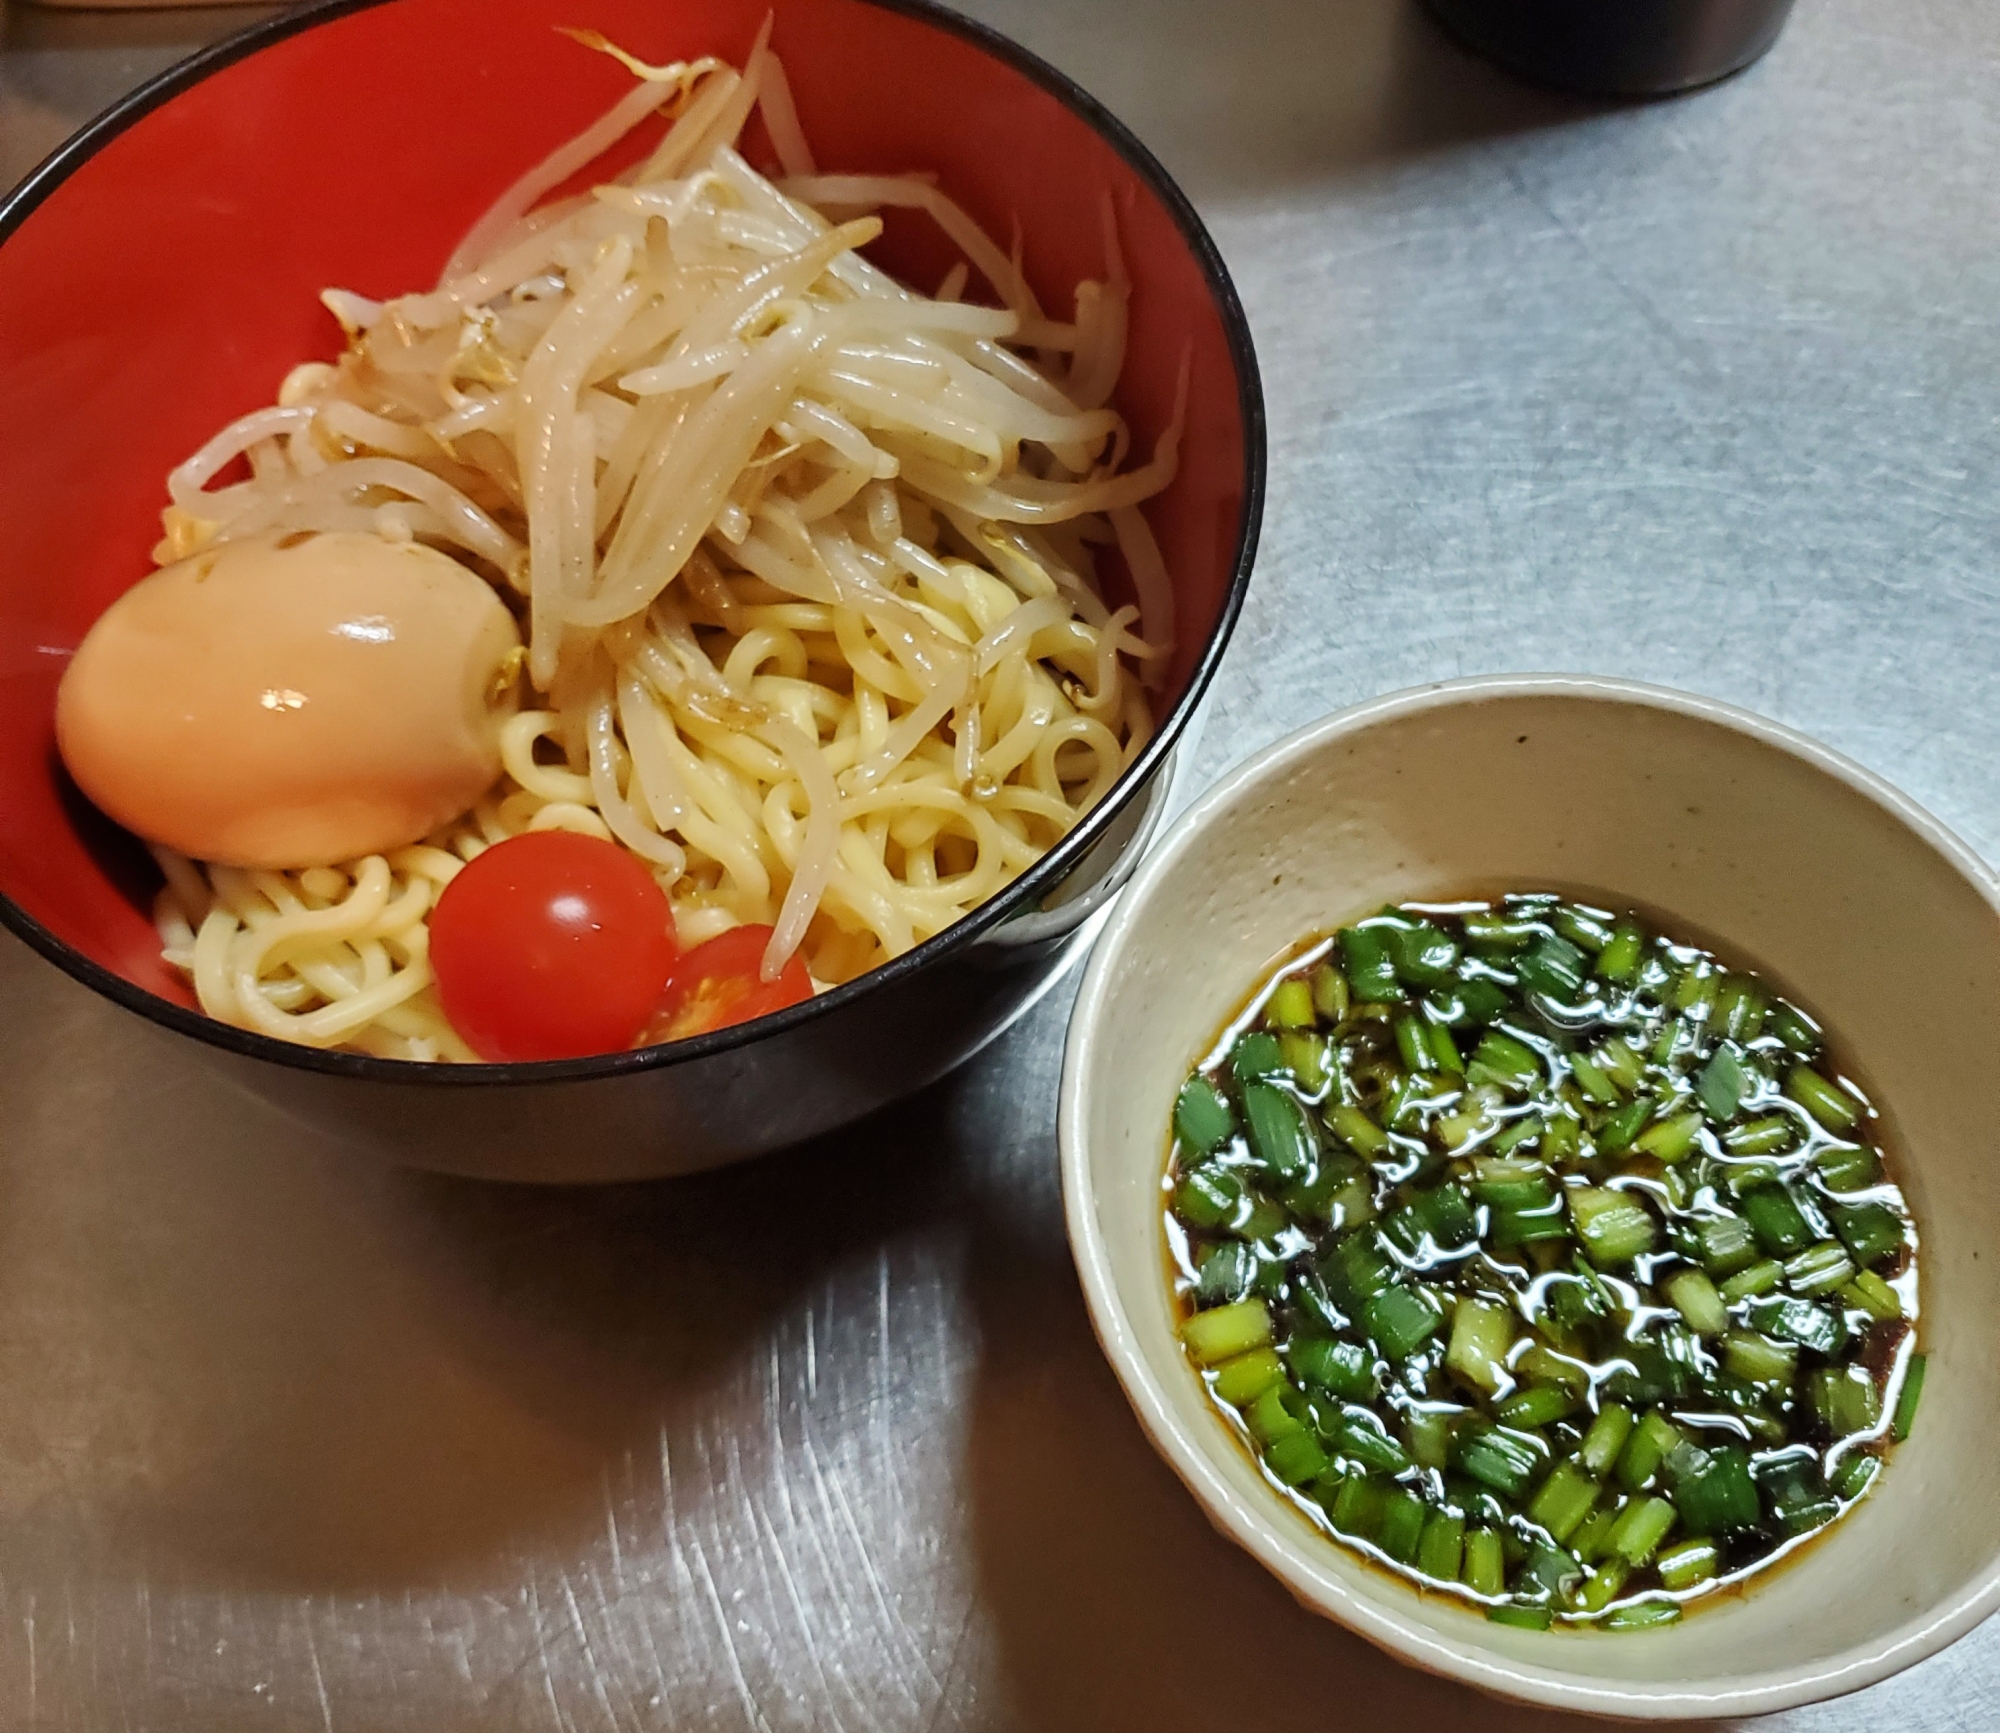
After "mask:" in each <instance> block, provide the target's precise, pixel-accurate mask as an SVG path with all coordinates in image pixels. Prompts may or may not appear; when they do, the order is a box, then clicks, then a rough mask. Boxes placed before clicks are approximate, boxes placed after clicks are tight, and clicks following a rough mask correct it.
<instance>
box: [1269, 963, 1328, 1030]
mask: <svg viewBox="0 0 2000 1733" xmlns="http://www.w3.org/2000/svg"><path fill="white" fill-rule="evenodd" d="M1317 1017H1318V1013H1317V1012H1315V1011H1314V1009H1313V997H1312V988H1311V987H1310V986H1309V985H1307V983H1306V982H1304V981H1302V980H1300V979H1299V978H1298V977H1297V976H1291V977H1289V978H1288V979H1286V980H1283V981H1280V982H1279V983H1278V984H1277V986H1276V987H1275V988H1273V989H1272V991H1271V996H1270V998H1268V999H1267V1000H1265V1001H1264V1021H1265V1022H1267V1023H1270V1024H1273V1025H1275V1026H1276V1027H1278V1028H1280V1029H1310V1028H1311V1027H1312V1026H1313V1024H1314V1022H1315V1021H1316V1020H1317Z"/></svg>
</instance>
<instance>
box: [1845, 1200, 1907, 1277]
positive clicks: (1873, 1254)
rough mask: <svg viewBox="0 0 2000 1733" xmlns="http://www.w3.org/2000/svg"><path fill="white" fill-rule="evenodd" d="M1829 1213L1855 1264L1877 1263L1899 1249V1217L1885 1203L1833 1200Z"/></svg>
mask: <svg viewBox="0 0 2000 1733" xmlns="http://www.w3.org/2000/svg"><path fill="white" fill-rule="evenodd" d="M1829 1213H1830V1214H1831V1215H1832V1217H1833V1230H1834V1232H1835V1233H1837V1234H1839V1235H1840V1237H1841V1239H1843V1240H1844V1241H1845V1242H1846V1243H1847V1249H1848V1250H1849V1251H1851V1252H1852V1253H1853V1254H1854V1261H1855V1262H1856V1263H1857V1264H1861V1265H1863V1266H1864V1267H1865V1266H1866V1265H1869V1264H1878V1263H1880V1262H1881V1261H1882V1260H1883V1259H1884V1258H1886V1257H1890V1256H1892V1255H1894V1254H1895V1253H1897V1252H1900V1251H1901V1250H1902V1249H1903V1223H1902V1220H1901V1218H1900V1217H1898V1216H1897V1214H1896V1212H1895V1211H1894V1210H1892V1209H1890V1208H1889V1207H1888V1206H1887V1205H1886V1204H1879V1203H1863V1204H1852V1205H1840V1204H1836V1205H1835V1206H1834V1207H1833V1209H1832V1210H1831V1211H1830V1212H1829Z"/></svg>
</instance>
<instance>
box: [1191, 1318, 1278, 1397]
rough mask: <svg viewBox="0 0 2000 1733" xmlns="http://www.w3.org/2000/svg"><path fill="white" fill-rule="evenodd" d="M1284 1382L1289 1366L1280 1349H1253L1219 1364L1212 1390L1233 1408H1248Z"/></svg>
mask: <svg viewBox="0 0 2000 1733" xmlns="http://www.w3.org/2000/svg"><path fill="white" fill-rule="evenodd" d="M1252 1303H1253V1304H1254V1303H1258V1302H1252ZM1203 1316H1206V1317H1211V1318H1212V1317H1214V1316H1215V1314H1214V1313H1213V1312H1209V1313H1205V1314H1203ZM1284 1381H1285V1365H1284V1362H1283V1361H1282V1360H1280V1359H1279V1358H1278V1352H1277V1350H1276V1349H1275V1348H1252V1349H1251V1350H1250V1352H1249V1353H1247V1354H1238V1355H1235V1356H1234V1357H1233V1358H1231V1359H1228V1360H1224V1361H1223V1362H1222V1363H1221V1364H1220V1365H1218V1366H1217V1367H1216V1368H1215V1378H1214V1381H1213V1383H1212V1384H1211V1386H1210V1388H1212V1389H1213V1390H1214V1391H1215V1394H1216V1396H1217V1398H1218V1399H1219V1400H1221V1401H1224V1402H1227V1403H1228V1404H1229V1406H1230V1407H1232V1408H1247V1407H1248V1406H1249V1405H1250V1404H1251V1403H1253V1402H1255V1401H1256V1400H1257V1398H1258V1397H1260V1396H1261V1395H1263V1394H1264V1392H1265V1391H1266V1390H1270V1389H1273V1388H1275V1387H1276V1386H1277V1385H1279V1384H1282V1383H1284Z"/></svg>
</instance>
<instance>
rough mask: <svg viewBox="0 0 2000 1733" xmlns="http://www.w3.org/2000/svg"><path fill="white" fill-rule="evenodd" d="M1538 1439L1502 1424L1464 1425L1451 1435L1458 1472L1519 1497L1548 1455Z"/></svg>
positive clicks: (1545, 1446)
mask: <svg viewBox="0 0 2000 1733" xmlns="http://www.w3.org/2000/svg"><path fill="white" fill-rule="evenodd" d="M1547 1451H1548V1446H1547V1445H1545V1444H1544V1443H1543V1442H1542V1441H1541V1440H1540V1439H1539V1438H1531V1437H1529V1436H1528V1435H1526V1434H1525V1433H1520V1432H1512V1431H1509V1430H1507V1429H1506V1428H1504V1427H1499V1426H1480V1425H1468V1426H1461V1427H1460V1428H1459V1429H1458V1431H1457V1433H1456V1434H1455V1435H1454V1436H1453V1438H1452V1456H1453V1457H1454V1459H1455V1466H1456V1467H1457V1469H1458V1471H1459V1473H1461V1474H1463V1475H1465V1476H1466V1477H1467V1478H1468V1479H1470V1480H1476V1481H1478V1482H1479V1484H1480V1485H1481V1486H1489V1487H1491V1488H1492V1489H1493V1490H1494V1491H1495V1492H1497V1493H1499V1494H1500V1496H1501V1497H1502V1498H1519V1497H1520V1496H1521V1495H1522V1494H1523V1493H1524V1492H1526V1491H1527V1489H1528V1483H1529V1482H1530V1481H1531V1480H1532V1479H1533V1478H1534V1476H1535V1474H1536V1472H1537V1470H1539V1469H1540V1467H1541V1465H1542V1462H1543V1460H1544V1458H1545V1456H1546V1455H1547Z"/></svg>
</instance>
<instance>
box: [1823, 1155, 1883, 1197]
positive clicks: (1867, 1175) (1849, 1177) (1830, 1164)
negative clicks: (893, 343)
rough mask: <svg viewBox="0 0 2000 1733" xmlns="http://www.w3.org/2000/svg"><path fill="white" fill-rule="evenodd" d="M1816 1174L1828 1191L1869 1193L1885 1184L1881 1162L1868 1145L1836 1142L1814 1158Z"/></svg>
mask: <svg viewBox="0 0 2000 1733" xmlns="http://www.w3.org/2000/svg"><path fill="white" fill-rule="evenodd" d="M1813 1168H1814V1171H1815V1172H1817V1173H1818V1175H1819V1182H1820V1184H1821V1185H1823V1186H1825V1187H1826V1189H1827V1190H1828V1191H1836V1192H1848V1191H1866V1190H1867V1189H1868V1188H1869V1187H1870V1186H1872V1185H1879V1184H1881V1182H1882V1163H1881V1162H1880V1160H1879V1159H1877V1157H1876V1154H1875V1152H1874V1151H1873V1150H1872V1149H1869V1148H1868V1147H1867V1146H1866V1145H1865V1144H1858V1143H1836V1144H1833V1145H1831V1146H1830V1147H1828V1148H1826V1149H1822V1150H1821V1151H1820V1152H1819V1153H1818V1154H1817V1155H1816V1156H1814V1157H1813Z"/></svg>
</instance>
